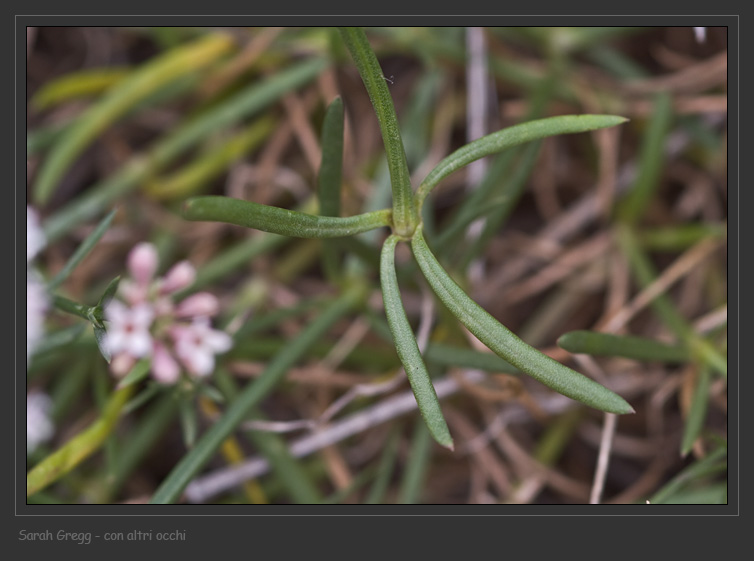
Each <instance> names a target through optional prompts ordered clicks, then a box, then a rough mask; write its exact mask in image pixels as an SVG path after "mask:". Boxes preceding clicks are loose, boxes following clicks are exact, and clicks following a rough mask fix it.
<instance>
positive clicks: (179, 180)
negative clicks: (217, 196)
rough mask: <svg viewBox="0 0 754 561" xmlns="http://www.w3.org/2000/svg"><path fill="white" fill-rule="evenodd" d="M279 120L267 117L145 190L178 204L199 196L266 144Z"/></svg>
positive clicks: (150, 184) (159, 198)
mask: <svg viewBox="0 0 754 561" xmlns="http://www.w3.org/2000/svg"><path fill="white" fill-rule="evenodd" d="M276 126H277V120H276V119H274V118H273V117H272V116H271V115H265V116H263V117H260V118H259V119H257V120H255V121H254V122H252V123H251V124H250V125H248V126H247V127H245V128H244V129H243V130H241V131H240V132H238V133H236V134H234V135H233V136H230V137H229V138H227V139H224V140H223V141H222V142H219V143H218V144H217V145H216V146H212V147H211V148H209V149H207V150H206V151H205V152H203V153H201V154H197V156H196V157H195V158H194V159H192V161H191V162H190V163H188V164H187V165H186V166H184V167H182V168H180V169H178V170H177V171H175V172H173V173H171V174H170V175H168V176H166V177H153V178H150V179H149V180H148V181H147V182H146V183H145V185H144V189H145V191H146V192H147V193H148V194H149V195H150V196H151V197H152V198H154V199H156V200H159V201H175V200H180V199H185V198H186V197H189V196H193V195H199V194H201V192H202V191H203V190H206V188H207V187H208V186H209V184H210V183H211V182H212V180H214V179H215V178H217V177H219V176H220V175H222V174H223V173H226V172H227V170H228V168H229V167H231V165H232V164H233V162H235V161H238V160H239V159H240V158H241V157H243V156H244V155H245V154H248V153H250V152H251V151H253V150H254V149H255V148H257V147H258V146H259V145H260V144H262V143H263V142H264V141H265V140H266V139H267V137H268V136H269V135H270V133H271V132H272V131H273V130H275V128H276Z"/></svg>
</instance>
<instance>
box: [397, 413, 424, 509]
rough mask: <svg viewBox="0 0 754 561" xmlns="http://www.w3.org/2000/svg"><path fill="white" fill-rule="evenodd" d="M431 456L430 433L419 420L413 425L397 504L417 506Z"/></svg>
mask: <svg viewBox="0 0 754 561" xmlns="http://www.w3.org/2000/svg"><path fill="white" fill-rule="evenodd" d="M431 455H432V439H431V438H430V433H429V431H428V430H427V426H426V425H425V424H424V423H422V422H421V420H417V422H416V423H415V424H414V435H413V439H412V440H411V451H410V452H409V454H408V458H407V460H406V466H405V469H404V472H403V479H402V481H401V487H400V492H399V496H398V503H399V504H404V505H406V504H417V503H418V502H419V501H420V500H421V494H422V490H423V489H424V481H425V479H426V474H427V467H428V466H429V459H430V457H431Z"/></svg>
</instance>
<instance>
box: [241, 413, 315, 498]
mask: <svg viewBox="0 0 754 561" xmlns="http://www.w3.org/2000/svg"><path fill="white" fill-rule="evenodd" d="M255 418H257V419H259V418H260V417H259V415H255ZM246 434H247V435H248V437H249V438H250V439H251V441H252V442H253V443H254V446H255V447H256V448H258V449H259V452H260V453H261V454H262V455H263V456H264V457H265V458H267V460H268V461H269V462H270V466H271V468H272V472H273V473H274V474H275V475H276V476H277V477H278V478H279V479H280V482H281V483H282V484H283V485H284V486H285V488H286V490H287V491H288V493H289V494H290V496H291V498H292V499H293V500H294V501H295V502H296V503H297V504H317V503H319V502H321V501H322V495H321V494H320V492H319V490H318V489H317V487H316V486H315V485H314V484H313V483H312V481H311V477H310V476H309V474H308V473H307V472H306V470H305V469H304V467H303V465H302V464H301V463H300V462H299V461H298V460H297V459H296V458H294V457H293V456H292V455H291V453H290V451H289V450H288V447H287V445H286V441H285V439H283V438H281V437H280V436H278V435H277V434H274V433H265V432H262V431H246Z"/></svg>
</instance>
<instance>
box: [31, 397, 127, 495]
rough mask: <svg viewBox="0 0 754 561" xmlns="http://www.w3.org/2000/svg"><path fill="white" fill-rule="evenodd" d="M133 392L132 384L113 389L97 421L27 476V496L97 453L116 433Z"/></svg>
mask: <svg viewBox="0 0 754 561" xmlns="http://www.w3.org/2000/svg"><path fill="white" fill-rule="evenodd" d="M133 391H134V386H128V387H126V388H123V389H121V390H117V391H115V392H113V394H112V395H111V396H110V399H109V400H108V402H107V404H106V405H105V407H104V410H103V411H102V415H101V416H100V418H99V419H98V420H97V421H95V422H94V424H92V425H91V426H90V427H89V428H88V429H86V430H85V431H84V432H82V433H80V434H78V435H77V436H75V437H73V438H72V439H71V440H69V441H68V442H67V443H66V444H64V445H63V446H62V447H61V448H59V449H58V450H57V451H56V452H54V453H53V454H51V455H50V456H48V457H47V458H45V459H44V460H42V461H41V462H40V463H39V464H37V465H36V466H35V467H34V468H33V469H32V470H31V471H30V472H29V473H28V474H27V475H26V496H29V495H33V494H34V493H36V492H38V491H40V490H42V489H44V488H45V487H47V486H48V485H49V484H50V483H52V482H54V481H56V480H58V479H59V478H60V477H62V476H63V475H65V474H66V473H68V472H69V471H71V470H72V469H73V468H75V467H76V466H78V465H79V464H80V463H81V462H82V461H83V460H85V459H86V458H88V457H89V456H90V455H91V454H92V453H94V452H95V451H96V450H97V449H98V448H99V447H100V446H101V445H102V443H103V442H104V441H105V439H106V438H107V437H108V436H109V435H110V434H111V433H112V431H113V429H114V428H115V426H116V422H117V420H118V418H119V417H120V413H121V410H122V409H123V406H124V405H125V404H126V402H127V401H128V399H129V398H130V397H131V394H132V393H133Z"/></svg>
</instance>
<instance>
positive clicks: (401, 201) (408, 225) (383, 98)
mask: <svg viewBox="0 0 754 561" xmlns="http://www.w3.org/2000/svg"><path fill="white" fill-rule="evenodd" d="M340 33H341V35H342V37H343V41H344V42H345V44H346V47H348V50H349V51H350V53H351V56H352V57H353V59H354V62H355V63H356V67H357V68H358V69H359V74H360V75H361V79H362V81H363V82H364V86H365V87H366V90H367V93H368V94H369V99H370V100H371V101H372V105H373V106H374V110H375V112H376V113H377V120H378V122H379V125H380V132H381V133H382V141H383V143H384V145H385V152H386V153H387V162H388V167H389V169H390V181H391V186H392V190H393V215H394V216H393V220H394V223H395V229H396V232H397V233H398V234H401V235H410V234H411V232H413V230H414V228H415V227H416V224H417V223H418V222H419V217H418V214H417V211H416V207H415V205H414V196H413V192H412V190H411V176H410V174H409V172H408V163H407V161H406V152H405V149H404V146H403V140H402V139H401V131H400V127H399V126H398V116H397V115H396V113H395V107H394V106H393V98H392V97H391V96H390V91H389V90H388V87H387V81H386V79H385V76H384V74H383V73H382V69H381V67H380V63H379V62H378V61H377V57H376V56H375V54H374V51H373V50H372V47H371V46H370V45H369V41H368V40H367V37H366V34H365V33H364V30H363V29H360V28H358V27H341V28H340Z"/></svg>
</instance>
